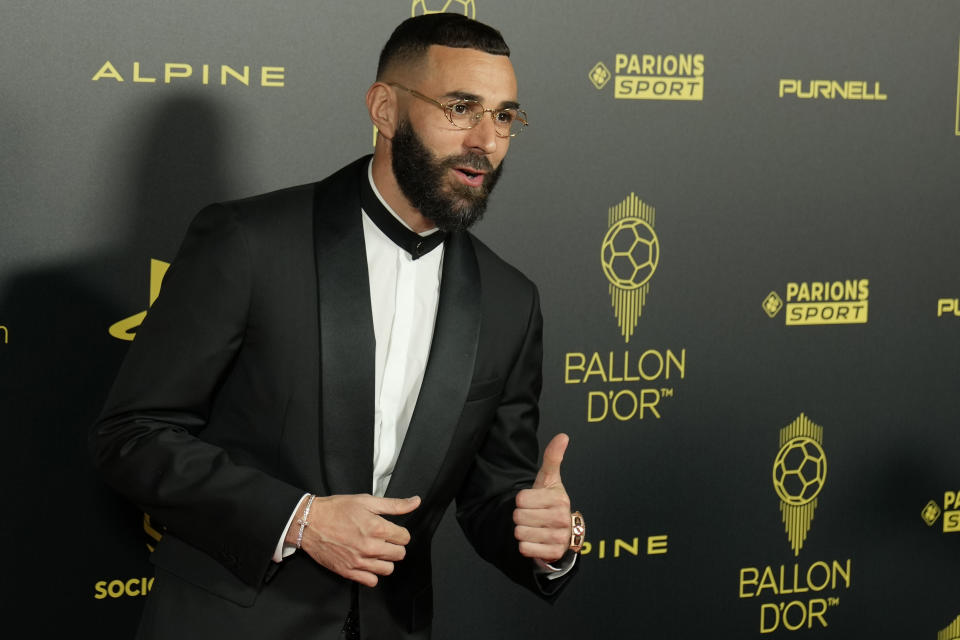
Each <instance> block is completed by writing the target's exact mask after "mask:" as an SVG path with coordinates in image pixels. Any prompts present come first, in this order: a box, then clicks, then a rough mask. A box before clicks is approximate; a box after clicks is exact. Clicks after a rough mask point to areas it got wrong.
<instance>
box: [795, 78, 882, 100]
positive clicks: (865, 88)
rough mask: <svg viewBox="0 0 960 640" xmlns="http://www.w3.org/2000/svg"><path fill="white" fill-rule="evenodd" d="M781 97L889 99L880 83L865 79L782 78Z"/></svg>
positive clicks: (804, 98)
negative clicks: (881, 88)
mask: <svg viewBox="0 0 960 640" xmlns="http://www.w3.org/2000/svg"><path fill="white" fill-rule="evenodd" d="M778 97H780V98H787V97H792V98H798V99H800V100H878V101H883V100H886V99H887V94H885V93H883V92H882V91H881V90H880V83H879V82H874V83H872V84H871V83H869V82H865V81H863V80H839V81H838V80H806V81H804V80H794V79H792V78H781V79H780V92H779V96H778Z"/></svg>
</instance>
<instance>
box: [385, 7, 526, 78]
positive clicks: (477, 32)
mask: <svg viewBox="0 0 960 640" xmlns="http://www.w3.org/2000/svg"><path fill="white" fill-rule="evenodd" d="M431 45H441V46H444V47H456V48H458V49H477V50H479V51H483V52H484V53H489V54H493V55H496V56H509V55H510V47H508V46H507V43H506V42H505V41H504V39H503V36H502V35H500V32H499V31H497V30H496V29H494V28H493V27H491V26H489V25H486V24H484V23H482V22H477V21H476V20H472V19H470V18H468V17H466V16H464V15H462V14H457V13H429V14H425V15H421V16H415V17H413V18H407V19H406V20H404V21H403V22H401V23H400V24H399V25H398V26H397V28H396V29H394V30H393V33H392V34H391V35H390V38H389V39H388V40H387V43H386V44H385V45H383V50H382V51H381V52H380V61H379V63H378V64H377V79H378V80H382V79H383V74H384V73H385V72H386V70H387V68H388V67H390V66H392V65H394V64H396V63H406V64H412V63H415V62H417V61H418V60H419V59H420V58H422V57H423V56H424V55H426V53H427V49H428V48H429V47H430V46H431Z"/></svg>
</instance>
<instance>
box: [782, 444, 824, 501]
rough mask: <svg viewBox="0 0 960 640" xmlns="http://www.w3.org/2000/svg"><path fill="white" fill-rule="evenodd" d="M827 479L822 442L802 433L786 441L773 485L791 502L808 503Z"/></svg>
mask: <svg viewBox="0 0 960 640" xmlns="http://www.w3.org/2000/svg"><path fill="white" fill-rule="evenodd" d="M826 480H827V456H826V454H824V452H823V448H822V447H821V446H820V443H819V442H817V441H816V440H814V439H813V438H808V437H806V436H800V437H798V438H794V439H793V440H791V441H790V442H788V443H787V444H785V445H783V447H782V448H781V449H780V451H779V452H778V453H777V459H776V460H774V461H773V488H774V489H776V491H777V495H778V496H780V499H781V500H782V501H783V502H785V503H787V504H791V505H795V506H799V505H803V504H807V503H808V502H810V501H811V500H813V499H814V498H816V497H817V494H819V493H820V490H821V489H823V484H824V482H826Z"/></svg>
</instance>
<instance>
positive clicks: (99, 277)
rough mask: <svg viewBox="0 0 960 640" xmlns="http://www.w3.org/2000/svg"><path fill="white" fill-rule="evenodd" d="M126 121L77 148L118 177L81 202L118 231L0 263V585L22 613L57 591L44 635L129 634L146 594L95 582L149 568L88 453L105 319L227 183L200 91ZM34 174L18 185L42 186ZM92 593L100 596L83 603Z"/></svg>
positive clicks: (146, 572) (69, 199) (100, 391)
mask: <svg viewBox="0 0 960 640" xmlns="http://www.w3.org/2000/svg"><path fill="white" fill-rule="evenodd" d="M123 129H124V130H125V131H128V132H129V135H125V136H121V137H117V136H114V137H112V138H111V139H110V140H109V141H108V142H107V143H106V144H105V147H104V148H105V149H106V146H110V147H111V148H109V149H106V150H104V151H97V150H91V151H90V152H88V153H86V154H84V155H85V156H86V157H88V158H91V161H93V162H97V163H98V164H99V165H100V170H101V172H102V174H103V175H104V176H124V178H123V179H121V180H119V181H117V180H116V179H112V178H105V179H104V180H103V181H102V182H101V183H100V184H101V185H102V191H100V192H94V193H93V195H92V197H91V203H90V204H89V206H99V207H100V209H101V215H102V216H103V218H105V219H106V220H107V221H108V224H104V225H100V227H99V228H112V229H114V230H115V234H111V235H110V237H103V238H98V239H97V242H98V244H99V245H100V246H101V247H103V248H102V249H101V250H99V251H96V252H92V253H89V254H87V255H80V256H76V257H73V258H70V259H67V260H63V261H61V262H50V263H48V264H45V265H44V266H42V267H41V268H38V269H32V270H29V271H24V272H20V273H14V274H5V275H4V281H3V282H2V284H3V285H4V286H2V287H0V291H3V292H4V297H3V299H2V300H0V324H2V325H3V326H4V327H5V328H6V331H7V332H8V335H7V340H6V342H2V341H0V412H2V413H0V422H2V424H3V426H4V427H5V429H4V430H5V432H6V433H7V435H8V438H10V439H8V440H7V446H6V447H5V448H4V451H5V456H4V457H5V460H4V462H3V464H2V468H3V473H4V476H5V482H4V485H5V486H6V487H8V488H11V489H9V490H8V492H7V500H8V501H9V503H8V509H10V508H11V507H12V511H9V512H8V513H14V514H17V516H16V517H14V518H8V519H6V524H5V526H4V527H3V537H4V546H5V548H7V549H14V550H17V549H19V550H20V551H21V552H15V553H13V554H12V555H13V567H14V569H13V571H14V575H13V578H12V579H9V578H8V579H9V580H10V584H16V585H17V586H16V588H15V589H11V590H9V591H8V596H7V597H8V598H13V599H14V602H11V603H8V604H9V605H10V606H11V610H18V611H24V612H28V611H31V610H33V608H36V607H40V606H44V608H46V606H47V605H41V604H40V603H41V602H47V603H49V602H55V603H56V608H57V610H58V611H59V612H61V614H62V615H56V616H50V615H40V616H31V620H32V622H31V625H34V626H35V628H36V631H37V633H38V634H39V635H40V636H43V637H47V636H49V637H53V636H54V635H55V633H58V632H59V631H61V630H62V627H61V624H62V622H61V621H62V620H63V619H64V616H66V618H67V619H70V620H72V621H73V623H74V625H76V627H77V628H86V629H94V628H95V629H97V630H98V632H100V633H101V635H104V636H105V637H123V636H124V635H126V634H129V633H132V630H133V628H134V625H135V618H136V617H137V616H138V615H139V609H140V606H141V602H142V598H138V597H129V596H123V597H121V598H115V597H111V596H106V597H104V596H105V594H106V592H105V591H104V590H103V589H102V586H101V588H100V589H98V588H97V587H96V585H97V583H98V582H101V581H108V582H109V581H111V580H123V581H126V580H130V579H133V578H137V579H138V580H139V578H141V577H149V576H152V575H153V571H152V569H151V568H150V566H149V564H148V562H147V558H148V551H147V548H146V544H147V543H148V542H151V541H152V540H151V539H150V538H149V537H148V536H147V534H146V533H145V532H144V530H143V528H142V514H141V512H140V511H139V510H138V509H136V508H135V507H134V506H132V505H129V504H126V503H125V502H123V501H122V500H121V499H119V498H118V497H117V496H115V495H114V494H113V493H112V492H111V491H110V490H109V489H108V488H107V487H106V486H105V485H103V484H101V482H100V481H99V479H98V477H97V476H96V475H95V473H94V471H93V469H92V466H91V464H90V461H89V456H88V453H87V445H86V435H87V431H88V429H89V426H90V425H91V423H92V422H93V421H94V420H95V418H96V416H97V414H98V412H99V410H100V406H101V404H102V403H103V401H104V399H105V396H106V394H107V391H108V390H109V387H110V385H111V383H112V380H113V376H114V375H115V372H116V370H117V368H118V367H119V364H120V360H121V359H122V357H123V355H124V353H125V351H126V348H127V346H128V345H129V344H130V343H129V341H124V340H119V339H116V338H114V337H111V336H110V335H109V334H108V328H109V327H110V326H111V325H113V324H114V323H116V322H117V321H119V320H122V319H124V318H128V317H130V316H133V315H135V314H137V313H138V312H141V311H144V310H146V309H147V307H148V304H149V302H150V299H149V275H150V261H151V259H160V260H166V261H169V260H171V259H172V258H173V255H174V253H175V251H176V248H177V246H178V244H179V241H180V238H181V236H182V235H183V233H184V231H185V230H186V226H187V224H188V222H189V220H190V219H191V218H192V216H193V215H194V214H195V213H196V211H197V210H199V208H200V207H201V206H203V205H204V204H206V203H208V202H209V201H211V200H213V199H216V198H223V197H224V194H226V193H228V192H229V186H230V185H229V180H228V177H227V174H228V172H229V166H227V165H226V161H227V159H226V158H225V156H226V154H225V153H224V145H223V141H224V139H225V138H224V135H225V134H224V131H225V130H226V129H227V126H226V124H225V116H224V115H223V114H221V113H219V112H218V109H217V108H216V107H215V105H213V104H211V103H210V102H209V101H207V100H203V99H200V98H195V97H189V96H185V97H178V98H173V99H171V100H168V101H166V102H158V103H154V104H151V105H150V106H149V107H148V109H147V110H146V111H144V112H142V113H135V114H132V116H131V117H130V119H129V121H128V125H127V126H125V127H123ZM116 130H117V128H114V129H113V131H114V132H115V131H116ZM141 134H142V135H141ZM25 142H26V143H28V144H29V142H30V141H25ZM34 153H40V154H43V155H46V154H55V153H57V150H56V149H42V150H39V151H37V150H34ZM28 177H29V176H28ZM34 180H35V182H34V183H33V184H25V185H20V188H21V191H25V190H29V189H37V190H41V189H49V188H51V185H49V184H43V183H42V179H41V178H40V177H34ZM52 188H55V186H53V187H52ZM26 197H28V198H29V197H32V196H31V194H29V193H27V194H26ZM98 199H99V200H100V202H102V203H103V204H99V205H98V204H97V203H96V202H95V201H96V200H98ZM54 200H55V201H57V202H59V203H62V204H63V207H62V208H63V210H64V211H68V210H70V209H76V207H77V206H83V204H82V203H81V204H79V205H78V203H77V202H76V194H71V193H67V192H62V193H58V194H56V196H55V198H54ZM30 223H31V221H30V219H29V218H27V217H26V216H23V219H22V220H19V221H16V222H15V224H24V225H28V224H30ZM132 329H133V328H132ZM0 337H2V336H0ZM14 488H15V489H14ZM10 503H12V504H10ZM39 594H42V596H41V595H39ZM98 595H99V598H98ZM18 599H23V600H24V601H23V602H22V603H20V604H17V603H16V602H15V601H16V600H18ZM98 599H102V600H103V603H104V606H107V607H108V609H101V608H100V607H99V606H91V601H93V602H96V601H97V600H98ZM111 603H112V605H113V606H110V604H111ZM104 614H106V615H104ZM94 617H95V619H94ZM114 625H115V626H116V629H117V630H116V631H115V632H114V631H111V630H110V629H108V628H107V627H109V626H114Z"/></svg>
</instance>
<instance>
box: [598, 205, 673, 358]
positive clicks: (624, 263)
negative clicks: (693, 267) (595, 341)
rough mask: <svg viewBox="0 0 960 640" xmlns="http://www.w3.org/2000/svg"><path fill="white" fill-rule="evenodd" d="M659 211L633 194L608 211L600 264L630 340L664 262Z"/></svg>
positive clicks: (621, 329)
mask: <svg viewBox="0 0 960 640" xmlns="http://www.w3.org/2000/svg"><path fill="white" fill-rule="evenodd" d="M656 213H657V212H656V209H654V208H653V207H651V206H650V205H648V204H646V203H644V202H643V201H642V200H640V198H638V197H637V196H636V194H633V193H631V194H630V195H629V196H628V197H627V198H626V199H625V200H623V201H622V202H620V203H619V204H616V205H614V206H612V207H610V208H609V209H608V211H607V233H606V235H604V237H603V242H602V243H601V245H600V265H601V267H602V268H603V275H605V276H606V277H607V281H608V282H609V287H608V289H609V291H610V302H611V304H612V305H613V310H614V315H616V317H617V322H618V324H619V325H620V332H621V334H623V339H624V340H625V341H626V342H628V343H629V342H630V336H632V335H633V331H634V329H635V328H636V326H637V321H638V320H639V319H640V315H641V314H642V313H643V307H644V305H645V304H646V300H647V293H648V292H649V291H650V279H651V278H652V277H653V274H654V273H655V272H656V271H657V265H659V264H660V240H659V238H658V237H657V233H656V231H654V228H653V227H654V219H655V217H656Z"/></svg>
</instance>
